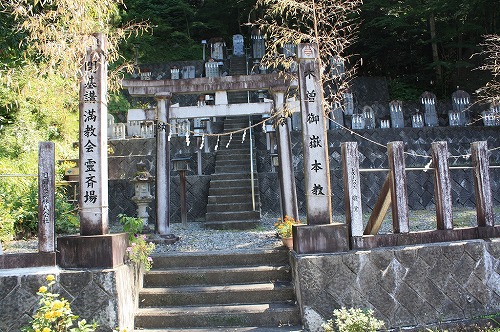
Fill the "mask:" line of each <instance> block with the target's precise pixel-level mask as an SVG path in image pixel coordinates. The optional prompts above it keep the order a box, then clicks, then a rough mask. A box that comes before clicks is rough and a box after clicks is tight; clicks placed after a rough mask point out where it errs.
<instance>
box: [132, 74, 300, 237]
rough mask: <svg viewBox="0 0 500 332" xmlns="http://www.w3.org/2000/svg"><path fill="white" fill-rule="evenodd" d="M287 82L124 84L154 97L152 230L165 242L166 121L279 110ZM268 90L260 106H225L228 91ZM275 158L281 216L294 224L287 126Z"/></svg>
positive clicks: (231, 79) (263, 78)
mask: <svg viewBox="0 0 500 332" xmlns="http://www.w3.org/2000/svg"><path fill="white" fill-rule="evenodd" d="M291 85H292V84H291V82H289V81H287V80H285V79H284V78H283V77H280V76H279V75H278V74H266V75H237V76H225V77H202V78H193V79H182V80H158V81H146V80H144V81H141V80H123V81H122V86H123V87H124V88H126V89H128V91H129V93H130V95H131V96H134V97H155V98H156V99H157V101H158V114H157V120H158V124H157V135H156V142H157V144H156V145H157V155H156V158H157V162H156V199H157V204H156V216H157V220H156V225H157V232H158V233H159V234H160V236H162V237H164V238H167V239H168V238H172V237H174V236H173V234H171V231H170V209H169V201H170V199H169V195H170V147H169V144H168V139H167V136H168V133H167V127H168V124H169V123H170V120H171V119H177V118H181V119H190V118H206V117H224V116H243V115H249V116H250V115H264V114H266V115H269V114H272V113H273V112H274V111H279V110H280V109H282V108H283V107H284V105H285V103H286V101H285V94H286V91H287V90H288V89H289V87H290V86H291ZM256 90H268V91H270V93H271V94H272V95H273V99H274V103H273V102H272V101H268V100H266V101H264V102H261V103H246V104H228V101H227V92H231V91H256ZM211 93H213V94H215V105H204V106H202V107H199V106H185V107H179V106H177V105H172V104H171V99H172V96H173V94H211ZM277 133H278V158H279V161H280V172H279V174H280V177H281V179H280V183H281V200H282V206H283V213H284V214H286V215H289V216H293V217H294V218H295V219H298V217H299V216H298V206H297V195H296V187H295V176H294V173H293V163H292V151H291V145H290V133H289V124H288V121H282V122H281V125H279V126H277Z"/></svg>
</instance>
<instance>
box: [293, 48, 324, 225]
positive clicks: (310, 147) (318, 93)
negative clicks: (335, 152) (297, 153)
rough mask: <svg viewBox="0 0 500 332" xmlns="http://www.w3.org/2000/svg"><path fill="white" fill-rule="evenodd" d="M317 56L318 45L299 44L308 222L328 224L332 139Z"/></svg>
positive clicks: (311, 223)
mask: <svg viewBox="0 0 500 332" xmlns="http://www.w3.org/2000/svg"><path fill="white" fill-rule="evenodd" d="M317 57H318V47H317V45H314V44H300V45H299V47H298V58H299V89H300V109H301V112H302V142H303V147H304V178H305V191H306V204H307V224H309V225H324V224H330V223H331V222H332V203H331V186H330V166H329V162H328V142H327V138H326V137H327V136H326V123H325V113H324V111H323V105H322V101H323V86H322V84H321V80H320V75H321V73H320V68H319V62H318V60H317Z"/></svg>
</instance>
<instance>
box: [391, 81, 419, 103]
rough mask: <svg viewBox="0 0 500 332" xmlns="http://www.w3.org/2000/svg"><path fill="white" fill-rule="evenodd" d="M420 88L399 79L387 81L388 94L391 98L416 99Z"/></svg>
mask: <svg viewBox="0 0 500 332" xmlns="http://www.w3.org/2000/svg"><path fill="white" fill-rule="evenodd" d="M421 94H422V90H420V89H419V88H418V87H416V86H414V85H411V84H410V83H407V82H405V81H404V80H400V79H393V80H390V81H389V95H390V98H391V100H402V101H410V100H412V101H415V100H418V98H419V97H420V95H421Z"/></svg>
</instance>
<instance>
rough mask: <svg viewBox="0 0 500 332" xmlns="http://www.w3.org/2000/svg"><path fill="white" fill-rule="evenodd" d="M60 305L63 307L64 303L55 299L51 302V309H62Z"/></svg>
mask: <svg viewBox="0 0 500 332" xmlns="http://www.w3.org/2000/svg"><path fill="white" fill-rule="evenodd" d="M62 307H64V303H63V302H62V301H59V300H55V301H54V303H52V310H59V309H62Z"/></svg>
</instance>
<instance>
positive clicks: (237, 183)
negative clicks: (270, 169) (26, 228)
mask: <svg viewBox="0 0 500 332" xmlns="http://www.w3.org/2000/svg"><path fill="white" fill-rule="evenodd" d="M258 184H259V183H258V180H257V179H253V185H254V187H255V188H257V189H258V187H257V186H258ZM251 185H252V180H251V179H227V180H210V188H234V187H251Z"/></svg>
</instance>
